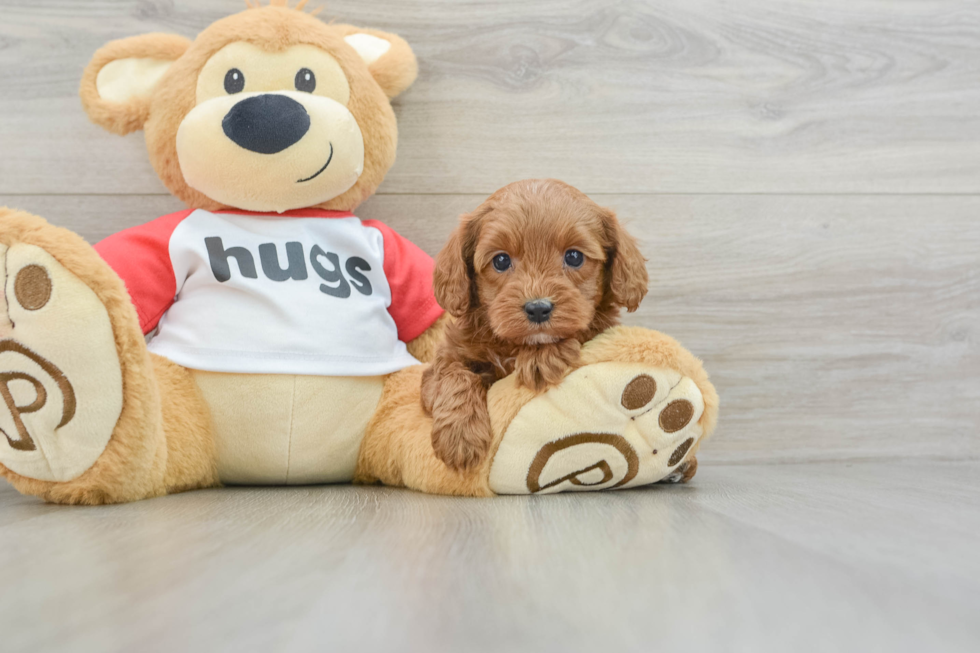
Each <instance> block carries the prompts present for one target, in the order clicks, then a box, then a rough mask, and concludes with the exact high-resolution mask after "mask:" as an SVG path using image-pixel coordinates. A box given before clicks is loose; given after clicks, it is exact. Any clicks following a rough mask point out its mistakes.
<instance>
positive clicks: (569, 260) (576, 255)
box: [565, 249, 585, 268]
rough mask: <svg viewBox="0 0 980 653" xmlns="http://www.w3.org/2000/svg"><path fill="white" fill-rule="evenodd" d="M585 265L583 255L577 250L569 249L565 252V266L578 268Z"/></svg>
mask: <svg viewBox="0 0 980 653" xmlns="http://www.w3.org/2000/svg"><path fill="white" fill-rule="evenodd" d="M583 263H585V254H583V253H582V252H580V251H578V250H577V249H570V250H568V251H567V252H565V265H567V266H568V267H570V268H580V267H582V264H583Z"/></svg>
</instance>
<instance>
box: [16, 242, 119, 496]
mask: <svg viewBox="0 0 980 653" xmlns="http://www.w3.org/2000/svg"><path fill="white" fill-rule="evenodd" d="M42 224H43V223H42ZM44 226H45V227H46V225H44ZM4 235H7V234H6V233H5V234H4ZM5 240H6V239H5ZM0 284H2V286H3V288H4V293H3V297H2V298H0V434H2V435H0V463H2V465H3V466H4V467H6V468H7V469H8V470H10V471H12V472H14V473H15V474H18V475H20V476H22V477H26V478H28V479H35V480H41V481H55V482H61V481H68V480H71V479H74V478H76V477H78V476H79V475H81V474H82V473H83V472H84V471H85V470H87V469H88V468H89V467H91V466H92V464H93V463H94V462H95V461H96V459H98V457H99V456H100V455H101V454H102V452H103V451H104V449H105V447H106V444H107V443H108V441H109V438H110V437H111V435H112V431H113V428H114V426H115V424H116V422H117V420H118V419H119V415H120V412H121V411H122V404H123V386H122V374H121V370H120V364H119V358H118V355H117V353H116V344H115V341H114V338H113V331H112V326H111V324H110V321H109V316H108V314H107V311H106V308H105V306H104V305H103V304H102V302H101V301H99V299H98V297H97V296H96V294H95V293H94V292H93V291H92V290H91V289H90V288H89V287H88V286H87V285H86V284H85V283H83V282H82V281H81V280H80V279H79V278H78V277H76V276H75V275H73V274H72V273H70V272H69V271H68V270H66V269H65V267H64V266H62V265H61V263H59V262H58V261H57V260H55V258H54V257H53V256H51V254H49V253H48V252H46V251H45V250H44V249H41V248H40V247H38V246H36V245H33V244H28V243H24V242H16V241H14V242H7V243H3V242H0Z"/></svg>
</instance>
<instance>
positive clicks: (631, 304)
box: [602, 209, 648, 313]
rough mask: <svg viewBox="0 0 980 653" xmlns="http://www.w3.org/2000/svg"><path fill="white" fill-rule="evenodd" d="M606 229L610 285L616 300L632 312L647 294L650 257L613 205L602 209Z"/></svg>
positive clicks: (612, 296)
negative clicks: (618, 217) (646, 257)
mask: <svg viewBox="0 0 980 653" xmlns="http://www.w3.org/2000/svg"><path fill="white" fill-rule="evenodd" d="M602 211H603V216H602V222H603V225H604V228H605V231H606V243H607V246H606V269H607V281H606V284H607V286H606V287H607V289H608V292H609V293H610V295H611V299H612V301H613V303H615V304H617V305H619V306H622V307H624V308H625V309H626V310H627V311H629V312H630V313H632V312H633V311H635V310H636V309H637V308H639V307H640V302H641V301H643V297H644V296H646V294H647V280H648V278H647V266H646V259H645V258H643V254H641V253H640V248H639V246H637V243H636V239H635V238H633V236H631V235H630V234H629V232H627V231H626V230H625V229H623V226H622V225H621V224H620V223H619V220H618V219H617V218H616V214H615V213H614V212H612V211H611V210H609V209H602Z"/></svg>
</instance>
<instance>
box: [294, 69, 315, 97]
mask: <svg viewBox="0 0 980 653" xmlns="http://www.w3.org/2000/svg"><path fill="white" fill-rule="evenodd" d="M315 89H316V75H314V74H313V71H312V70H310V69H309V68H300V71H299V72H298V73H296V90H297V91H303V92H304V93H312V92H313V91H314V90H315Z"/></svg>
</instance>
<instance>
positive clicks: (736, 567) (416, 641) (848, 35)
mask: <svg viewBox="0 0 980 653" xmlns="http://www.w3.org/2000/svg"><path fill="white" fill-rule="evenodd" d="M314 4H316V1H315V0H314ZM242 6H243V3H242V2H241V0H85V2H79V1H77V0H0V89H2V91H0V205H3V204H7V205H10V206H16V207H19V208H23V209H27V210H30V211H33V212H35V213H38V214H40V215H43V216H45V217H47V218H48V219H49V220H51V221H52V222H54V223H56V224H59V225H63V226H67V227H70V228H72V229H74V230H76V231H78V232H79V233H81V234H82V235H83V236H85V237H86V238H88V239H89V240H90V241H93V242H94V241H96V240H99V239H100V238H102V237H104V236H106V235H108V234H110V233H113V232H115V231H118V230H119V229H122V228H124V227H127V226H131V225H135V224H140V223H142V222H145V221H147V220H150V219H152V218H154V217H156V216H158V215H161V214H164V213H168V212H171V211H175V210H178V209H180V208H181V205H180V203H179V202H177V201H176V200H174V199H173V198H172V197H170V196H168V195H167V193H166V190H165V189H164V188H163V186H162V185H161V184H160V182H159V181H158V180H157V178H156V176H155V175H154V173H153V170H152V168H151V167H150V165H149V163H148V162H147V159H146V153H145V149H144V146H143V140H142V137H141V136H140V135H139V134H135V135H132V136H129V137H126V138H118V137H114V136H111V135H109V134H107V133H105V132H103V131H101V130H100V129H98V128H97V127H95V126H94V125H91V124H89V123H88V121H87V119H86V117H85V115H84V114H83V112H82V110H81V107H80V104H79V101H78V99H77V96H76V93H77V88H78V82H79V79H80V75H81V71H82V68H83V67H84V66H85V64H86V62H87V61H88V58H89V57H90V56H91V54H92V52H94V50H95V49H96V48H98V47H99V46H100V45H102V44H103V43H104V42H105V41H107V40H110V39H114V38H121V37H124V36H130V35H133V34H138V33H142V32H150V31H165V32H177V33H180V34H184V35H186V36H193V35H194V34H196V33H197V32H198V31H200V30H201V29H202V28H204V27H205V26H206V25H208V24H209V23H210V22H212V21H213V20H215V19H217V18H219V17H221V16H224V15H227V14H229V13H231V12H234V11H237V10H239V9H240V8H241V7H242ZM323 16H324V17H325V18H327V19H330V18H333V17H336V18H338V19H340V20H343V21H345V22H352V23H355V24H362V25H369V26H373V27H378V28H382V29H388V30H391V31H394V32H398V33H400V34H402V35H403V36H405V37H406V38H407V39H408V40H409V42H410V43H411V44H412V45H413V47H414V48H415V51H416V53H417V55H418V57H419V62H420V77H419V81H418V82H417V84H416V85H415V86H414V87H413V88H411V89H410V90H409V91H408V92H406V93H405V94H404V95H403V96H402V97H400V98H399V99H398V100H397V102H396V112H397V114H398V117H399V125H400V143H399V159H398V162H397V163H396V164H395V167H394V168H393V169H392V171H391V173H390V174H389V176H388V178H387V180H386V181H385V183H384V184H383V185H382V187H381V189H380V191H379V193H378V194H377V196H375V197H374V198H372V199H370V200H369V201H368V202H367V203H366V204H365V205H364V206H363V207H362V208H361V209H360V210H359V211H358V214H359V215H360V216H361V217H364V218H376V219H380V220H383V221H385V222H387V223H388V224H390V225H392V226H393V227H394V228H395V229H397V230H398V231H400V232H401V233H403V234H404V235H405V236H407V237H409V238H411V239H412V240H414V241H416V242H417V243H419V244H420V245H421V246H422V247H423V248H424V249H426V250H427V251H429V252H431V253H434V252H436V251H437V250H438V249H439V247H440V246H441V245H442V243H443V242H444V240H445V238H446V236H447V234H448V233H449V231H450V229H451V228H452V226H453V224H454V222H455V220H456V216H458V214H459V213H461V212H463V211H466V210H469V209H471V208H473V207H475V206H476V205H477V204H478V203H479V202H480V201H481V199H482V198H483V197H485V196H486V195H487V194H489V193H490V192H492V191H493V190H495V189H496V188H497V187H499V186H501V185H503V184H505V183H507V182H510V181H513V180H516V179H520V178H523V177H544V176H553V177H559V178H562V179H564V180H566V181H568V182H570V183H573V184H575V185H577V186H579V187H581V188H582V189H583V190H585V191H586V192H588V193H590V194H591V195H593V196H594V197H595V198H596V200H597V201H599V202H600V203H602V204H604V205H607V206H610V207H612V208H614V209H616V210H617V212H618V213H619V215H620V217H621V218H623V220H624V221H625V222H626V223H627V225H628V227H629V229H630V230H631V231H632V232H633V233H635V234H636V235H637V236H638V237H639V238H640V239H641V241H642V242H643V247H644V251H645V252H646V254H647V256H648V257H649V259H650V262H649V269H650V273H651V279H652V282H653V283H652V285H651V291H650V294H649V295H648V297H647V299H646V301H645V303H644V305H643V307H642V308H641V310H640V311H639V312H638V313H637V314H635V315H632V316H630V318H629V322H630V323H633V324H641V325H644V326H649V327H652V328H656V329H659V330H662V331H665V332H667V333H670V334H671V335H673V336H675V337H677V338H679V339H680V340H681V341H682V342H683V343H684V344H685V345H686V346H687V347H689V348H690V349H691V350H692V351H693V352H694V353H695V354H697V355H698V356H700V357H701V358H703V360H704V362H705V365H706V367H707V368H708V370H709V371H710V372H711V374H712V379H713V380H714V382H715V384H716V385H717V387H718V390H719V392H720V394H721V397H722V414H721V421H720V428H719V430H718V433H717V436H716V437H715V439H714V440H713V441H711V442H709V443H708V444H707V445H706V446H705V447H704V449H703V450H702V452H703V453H702V455H701V456H699V458H700V461H701V468H700V471H699V473H698V476H697V478H696V479H695V481H694V483H693V484H692V485H690V486H686V487H679V488H674V487H670V488H654V489H650V490H642V491H630V492H623V493H618V494H606V495H600V496H582V495H576V496H561V497H549V498H542V499H517V498H500V499H494V500H490V501H460V500H451V499H443V498H439V497H426V496H421V495H417V494H411V493H407V492H402V491H395V490H388V489H365V488H349V487H329V488H305V489H276V490H272V489H266V490H254V489H226V490H222V491H213V492H200V493H194V494H189V495H186V496H177V497H168V498H165V499H159V500H154V501H149V502H143V503H140V504H135V505H129V506H120V507H115V508H99V509H65V508H59V507H54V506H47V505H44V504H41V503H39V502H37V501H35V500H33V499H28V498H23V497H20V496H18V495H17V494H16V493H14V492H13V491H12V490H10V489H9V488H3V489H2V490H0V550H3V551H4V552H5V553H6V556H5V557H4V558H3V560H0V650H3V651H7V650H10V651H20V650H25V651H39V650H65V651H83V650H92V651H134V650H139V651H155V650H161V651H164V650H166V651H174V650H205V649H206V650H221V649H225V648H228V649H237V650H286V651H293V650H323V649H329V650H334V649H339V647H340V646H341V645H349V646H350V647H357V649H358V650H366V651H367V650H422V651H443V650H445V651H469V650H477V651H482V650H500V651H521V650H529V651H530V650H534V651H551V650H559V649H566V650H569V651H578V650H593V651H594V650H600V651H605V650H610V651H612V650H618V649H628V650H647V651H649V650H669V649H676V650H680V651H700V650H704V651H723V650H734V651H752V652H757V651H780V652H782V651H807V650H815V651H817V650H819V651H828V650H833V651H837V650H840V651H846V650H862V651H864V650H883V651H902V650H910V651H911V650H916V651H922V650H926V651H934V650H935V651H959V650H963V651H976V650H980V625H978V621H977V619H976V615H977V613H978V611H980V546H978V545H977V542H978V536H980V480H978V478H980V4H977V3H975V2H970V1H969V0H905V1H903V2H885V1H882V0H823V1H821V2H802V1H801V2H793V3H790V2H785V1H783V0H743V1H741V2H738V3H732V2H728V1H726V0H693V1H687V2H667V1H664V2H653V1H648V2H643V1H640V0H535V1H534V2H528V1H527V0H496V1H495V2H483V1H465V2H464V1H460V0H371V1H366V0H330V2H328V3H327V8H326V11H325V12H324V14H323Z"/></svg>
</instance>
